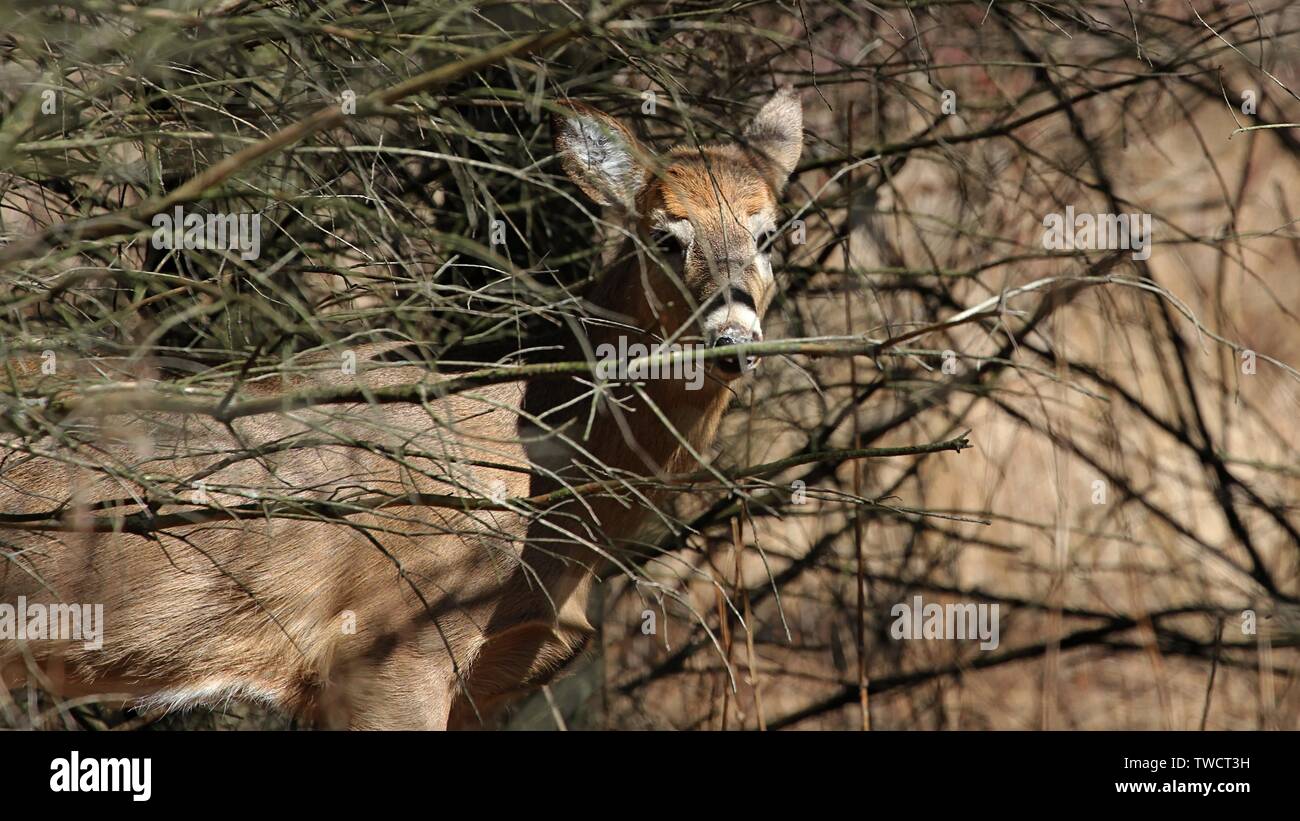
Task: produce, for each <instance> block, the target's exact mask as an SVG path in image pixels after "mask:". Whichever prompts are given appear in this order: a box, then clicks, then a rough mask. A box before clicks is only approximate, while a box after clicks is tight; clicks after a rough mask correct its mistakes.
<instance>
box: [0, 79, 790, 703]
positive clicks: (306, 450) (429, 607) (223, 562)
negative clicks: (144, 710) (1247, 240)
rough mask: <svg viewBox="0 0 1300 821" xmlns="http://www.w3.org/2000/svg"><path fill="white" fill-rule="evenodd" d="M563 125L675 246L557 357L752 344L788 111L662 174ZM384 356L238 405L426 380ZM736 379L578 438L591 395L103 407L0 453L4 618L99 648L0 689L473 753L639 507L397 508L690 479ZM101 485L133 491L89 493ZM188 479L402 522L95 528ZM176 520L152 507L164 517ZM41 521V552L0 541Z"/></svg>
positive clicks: (587, 164) (634, 526)
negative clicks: (620, 481) (46, 614)
mask: <svg viewBox="0 0 1300 821" xmlns="http://www.w3.org/2000/svg"><path fill="white" fill-rule="evenodd" d="M567 111H568V113H567V114H566V115H564V116H561V117H558V118H557V121H556V146H557V150H558V153H559V155H560V158H561V161H562V163H563V165H564V168H565V170H566V172H568V174H569V175H570V177H571V178H573V179H574V181H575V182H576V183H577V184H578V185H579V187H581V188H582V189H583V190H584V191H585V192H587V193H588V194H589V195H590V196H592V198H593V199H595V200H596V201H597V202H598V203H600V204H602V205H608V206H611V207H613V208H616V209H620V210H621V211H622V212H623V213H624V215H625V216H626V217H627V218H628V221H629V223H630V224H631V225H632V226H633V227H634V228H635V230H636V233H637V236H638V237H640V238H643V239H644V238H646V237H649V236H651V234H652V232H654V231H664V232H667V233H668V235H670V237H671V239H672V242H673V243H675V246H674V248H672V249H670V250H669V251H668V256H669V257H670V258H672V259H673V262H672V263H671V264H670V266H669V268H668V270H667V271H664V270H657V269H654V268H653V267H650V268H647V267H646V265H645V264H644V260H640V261H638V260H639V258H638V255H636V254H629V255H626V256H627V260H628V261H627V262H626V263H625V265H624V266H623V268H622V269H620V270H612V271H610V272H608V273H607V275H606V277H605V278H604V280H603V281H602V282H601V283H600V284H599V285H598V286H597V287H596V288H595V290H594V291H593V292H592V293H591V294H590V295H589V297H588V299H589V302H590V304H591V305H592V306H593V307H594V308H595V309H597V310H598V311H599V312H601V313H602V314H603V315H606V316H613V317H619V318H621V321H620V322H618V323H613V324H606V325H596V326H594V327H591V328H588V329H587V330H586V331H585V336H584V338H583V339H582V340H579V339H578V338H577V337H575V338H574V339H573V340H572V342H571V344H570V346H569V349H568V350H567V351H566V352H565V354H564V356H565V357H566V358H568V359H571V360H572V359H587V358H589V354H588V353H586V351H589V350H592V349H594V348H596V347H598V346H599V345H600V344H602V343H604V342H607V341H612V340H613V339H615V338H617V336H618V335H620V334H622V335H631V336H633V337H635V338H638V339H646V340H650V339H665V338H673V337H674V336H675V335H680V334H681V333H682V331H683V329H693V331H692V332H694V333H697V334H699V335H702V336H703V337H704V338H705V339H706V340H708V341H710V342H717V343H720V344H731V343H733V342H745V341H751V340H756V339H759V338H761V334H760V332H759V330H758V323H759V320H760V318H761V316H762V313H763V311H764V310H765V309H766V306H767V304H768V302H769V301H770V299H771V296H772V290H773V287H774V285H773V283H772V277H771V269H770V265H769V264H768V263H767V258H766V253H765V250H764V249H763V248H761V247H760V246H761V241H762V235H763V233H764V231H770V230H771V228H772V226H774V224H775V222H774V220H775V203H776V196H777V194H778V193H779V191H780V190H781V188H782V186H783V185H784V181H785V178H786V176H787V175H788V174H789V173H790V171H791V169H792V168H793V166H794V164H795V162H796V161H797V159H798V155H799V139H800V134H801V126H800V117H799V111H798V104H797V102H796V100H795V99H794V97H793V95H792V94H791V93H789V92H781V93H778V95H777V96H776V97H774V98H773V100H772V101H771V102H769V103H768V105H767V106H765V107H764V108H763V110H762V111H761V112H760V113H759V115H758V117H757V118H756V119H755V121H754V123H753V124H752V125H751V126H750V128H749V130H747V132H746V137H747V138H748V139H749V143H750V144H747V145H745V146H734V145H728V146H721V147H714V148H709V149H703V150H701V149H692V150H689V151H687V150H683V149H678V150H676V151H674V152H672V153H670V154H668V155H667V157H666V162H665V163H663V164H662V166H663V167H662V168H652V167H650V166H649V165H647V164H646V163H645V161H644V160H645V157H647V156H648V152H646V151H645V150H644V149H642V148H640V147H639V146H638V145H636V143H635V140H634V138H632V137H631V134H630V132H629V131H628V130H627V129H626V128H625V127H624V126H622V125H621V124H619V123H617V121H614V120H612V119H611V118H608V117H606V116H605V115H603V114H600V113H599V112H595V111H594V110H591V109H588V108H586V107H583V106H574V107H572V108H569V109H568V110H567ZM391 347H392V346H372V347H368V348H365V349H363V350H360V351H358V352H357V360H358V362H357V374H356V375H355V376H347V375H343V374H340V373H339V371H338V368H337V366H336V365H331V364H329V363H322V365H321V368H320V370H318V371H314V372H312V373H311V374H309V375H306V376H301V377H298V376H295V377H293V378H292V379H285V380H278V379H277V381H276V382H275V383H274V384H271V383H263V382H256V381H254V382H250V383H249V384H248V385H247V386H246V389H244V390H243V395H249V394H252V395H256V394H257V393H262V394H264V395H267V396H277V395H280V394H283V393H294V392H299V391H309V390H313V389H315V388H319V387H328V386H331V385H339V384H353V383H354V382H355V381H356V380H360V381H361V382H362V383H363V384H365V385H367V386H369V387H372V388H381V387H386V386H393V385H402V384H415V383H419V382H428V380H429V376H428V374H427V373H426V372H425V371H424V369H423V368H420V367H418V366H414V365H411V364H406V365H399V364H393V363H392V362H391V361H386V360H381V359H380V355H382V354H385V353H386V352H387V351H388V349H389V348H391ZM739 370H740V369H738V368H713V369H712V370H711V372H710V378H709V379H707V380H705V382H704V384H703V386H702V387H701V388H700V389H699V390H694V391H691V390H685V389H684V387H683V385H682V384H681V383H680V382H678V381H674V380H671V379H659V380H652V381H649V382H647V383H645V385H644V387H643V389H642V390H643V392H642V393H641V394H635V393H630V392H626V391H623V392H620V394H621V395H622V401H621V402H620V403H618V404H617V405H611V404H610V403H601V404H600V405H599V407H598V412H596V413H594V414H589V410H590V401H591V400H590V397H587V401H586V402H583V401H576V402H575V401H573V400H574V399H575V398H577V399H579V400H580V399H582V397H583V392H584V391H586V390H587V388H585V387H584V386H583V385H581V384H580V383H578V382H576V381H567V382H566V381H555V380H551V381H533V382H527V383H507V384H501V385H493V386H488V387H483V388H478V389H474V390H471V391H467V392H465V393H461V394H455V395H451V396H447V397H445V398H441V399H438V400H435V401H430V402H428V403H426V404H424V405H420V404H414V403H411V404H400V403H392V404H369V403H365V404H356V405H343V404H332V405H323V406H315V407H309V408H305V409H300V410H293V411H289V412H280V413H267V414H262V415H257V416H250V417H246V418H240V419H236V420H234V421H233V422H232V423H231V425H230V426H229V427H227V426H225V425H223V424H221V423H218V422H217V421H215V420H213V419H211V418H209V417H205V416H202V415H179V414H167V413H148V414H141V413H134V414H126V413H115V412H113V409H112V408H106V409H104V411H103V412H102V414H100V415H99V416H98V417H97V418H95V419H93V420H90V419H87V420H84V421H86V422H90V423H93V424H91V426H90V427H91V428H92V429H93V432H92V433H84V432H83V433H82V434H80V435H81V437H82V439H83V440H87V444H85V445H82V446H77V447H69V446H68V445H67V443H55V442H53V441H51V440H48V439H47V440H36V441H34V442H31V443H30V445H31V447H30V450H29V449H27V448H12V447H9V446H7V445H6V446H5V449H4V451H3V452H2V453H0V458H3V462H0V514H4V515H6V516H8V517H9V518H8V520H7V522H5V521H0V603H11V604H12V603H14V602H16V601H17V600H18V598H19V597H20V596H21V597H23V598H24V599H25V600H26V601H28V602H32V603H55V602H63V603H94V604H102V605H103V606H104V611H103V612H104V623H103V630H104V634H103V642H102V647H99V648H97V649H91V648H87V647H85V646H83V643H82V642H80V641H77V640H71V641H68V640H60V641H54V640H46V641H29V642H26V643H25V644H24V643H20V642H16V641H12V640H5V639H3V638H0V676H2V677H3V679H4V684H5V686H7V687H14V686H17V685H18V684H20V683H21V682H23V681H24V680H26V679H28V678H31V677H35V678H37V679H38V681H39V683H41V684H43V685H45V686H47V687H49V688H50V689H53V690H55V691H56V692H59V693H61V694H64V695H68V696H72V695H79V694H86V693H120V694H122V695H123V696H124V697H126V698H130V699H133V700H138V701H140V702H143V703H144V704H146V705H150V704H152V705H160V706H168V707H180V706H186V705H189V704H194V703H205V702H212V701H220V700H223V699H228V698H251V699H258V700H263V701H266V702H269V703H272V704H274V705H275V706H277V707H278V708H280V709H282V710H285V711H288V712H290V713H293V714H295V715H297V716H300V717H301V718H303V719H304V720H307V721H310V722H312V723H316V724H319V725H323V726H346V727H356V728H393V727H421V728H441V727H446V726H475V725H477V723H478V721H479V720H480V718H481V717H484V716H486V715H487V714H488V713H489V712H490V711H491V710H492V709H493V708H494V707H495V706H496V705H498V704H500V703H502V702H505V701H507V700H509V699H510V698H512V697H514V696H515V695H517V694H519V693H521V692H524V691H526V690H528V689H529V688H531V687H533V686H536V685H538V684H542V683H545V682H546V681H547V680H548V679H549V678H550V677H551V676H552V675H554V674H555V672H556V671H557V670H559V669H560V668H561V667H562V666H563V665H564V664H565V663H567V662H568V661H569V660H570V659H572V658H573V657H574V656H576V655H577V654H578V653H579V652H580V651H581V650H582V648H583V646H584V644H585V643H586V641H587V639H588V637H589V636H590V635H591V633H592V629H591V626H590V624H589V623H588V621H587V619H586V605H587V599H588V594H589V592H590V589H591V585H592V584H593V583H594V579H595V577H596V576H597V575H599V574H600V573H602V572H603V570H604V568H605V567H606V561H605V560H604V559H603V558H602V555H607V554H606V553H605V551H606V550H607V549H609V546H611V545H618V544H620V543H626V542H627V541H629V540H631V539H633V538H634V537H635V536H636V535H637V534H638V532H639V531H640V530H641V529H642V527H643V525H644V523H645V521H644V520H645V505H640V506H633V507H631V508H629V507H628V506H627V505H626V504H625V503H623V502H620V501H618V500H615V499H613V498H611V497H609V496H608V495H599V496H593V497H591V498H589V499H584V500H581V501H577V500H575V501H570V502H567V503H565V504H563V505H560V506H558V507H556V508H554V509H553V510H550V511H548V512H547V513H546V514H545V515H543V516H541V517H531V518H530V517H529V516H526V515H523V514H522V513H520V512H516V511H514V510H499V509H498V510H489V509H478V510H465V509H457V508H456V507H454V506H450V507H448V506H442V507H438V506H430V505H427V504H414V503H413V504H405V505H403V504H401V503H400V497H403V496H409V495H411V494H438V495H443V496H459V497H465V496H474V497H476V498H482V497H490V498H494V499H519V498H524V497H530V496H538V495H541V494H544V493H548V492H551V491H553V490H556V489H558V488H561V487H563V486H564V485H565V484H581V483H583V482H586V481H588V480H589V478H590V476H591V475H592V473H591V470H592V469H593V468H599V469H600V470H601V471H605V472H614V473H618V472H628V473H636V474H646V473H649V472H653V471H662V472H667V473H672V472H678V471H681V470H685V469H689V468H690V467H692V465H693V463H694V457H693V456H692V453H701V452H702V451H704V450H705V449H706V448H707V447H708V446H709V444H710V442H711V441H712V439H713V436H714V433H715V431H716V429H717V425H718V422H719V420H720V419H721V417H722V414H723V411H724V410H725V408H726V405H727V402H728V400H729V398H730V396H731V392H730V390H729V389H728V383H729V382H730V381H732V380H733V379H734V378H736V377H737V376H739ZM624 394H625V395H624ZM566 405H567V407H566ZM656 409H657V411H658V413H661V414H662V415H663V417H664V418H665V419H666V420H667V424H665V422H664V421H663V420H661V419H660V418H659V416H658V414H657V413H656ZM3 444H5V440H4V439H3V438H0V445H3ZM232 454H236V455H238V457H240V458H235V457H234V456H232ZM105 465H108V466H118V467H123V468H127V467H129V468H130V469H131V471H132V472H133V475H135V476H138V475H140V474H143V475H144V476H146V477H150V478H149V479H148V480H147V481H146V482H139V481H132V480H127V479H125V478H118V477H120V476H123V475H124V474H122V473H118V474H117V476H116V477H115V476H114V475H113V473H112V472H105V471H104V470H102V469H99V470H95V469H91V468H92V467H102V466H105ZM195 477H201V480H202V482H203V483H204V486H206V487H208V488H211V491H210V492H209V495H210V501H211V502H214V503H216V504H217V505H218V506H224V507H226V508H233V507H239V506H245V507H247V506H249V505H257V504H259V503H261V502H265V503H266V504H284V503H286V501H287V503H288V504H289V506H290V507H291V506H292V504H295V503H301V504H310V503H311V502H322V503H330V504H336V505H347V504H350V503H354V502H356V501H357V500H359V499H365V498H374V497H375V496H376V495H386V496H390V497H396V498H397V499H398V500H399V501H397V502H394V503H393V504H389V505H386V506H385V507H384V508H382V509H381V510H373V511H367V510H358V511H356V512H348V513H347V515H346V516H344V517H343V520H342V521H340V519H339V517H338V516H334V517H332V518H330V519H328V520H327V519H324V518H322V517H320V516H318V515H313V514H312V512H311V511H310V510H308V509H304V510H303V511H302V513H301V515H299V516H295V517H293V518H286V517H284V516H274V517H264V518H258V517H256V516H251V517H250V516H247V515H245V516H243V517H241V518H235V517H222V516H219V515H212V516H208V517H206V518H204V520H202V521H200V522H195V523H192V524H178V525H174V526H170V527H166V528H163V529H157V530H150V529H148V528H144V529H142V530H141V532H130V530H131V529H132V528H129V527H128V528H126V531H127V532H112V528H111V527H110V526H109V525H106V524H105V523H106V522H109V523H111V522H112V520H113V515H114V512H113V511H111V510H105V509H102V507H101V508H98V509H97V508H96V507H95V505H97V504H100V505H102V503H103V502H104V501H105V500H122V503H121V505H122V506H121V507H120V508H119V511H118V512H117V514H116V515H117V516H118V517H120V516H121V515H122V514H133V513H134V514H138V513H140V511H142V510H144V509H145V508H144V507H142V505H143V504H144V503H146V502H148V501H149V500H150V499H156V498H157V496H156V491H157V489H158V488H174V487H175V486H176V483H177V481H178V480H185V482H186V483H187V484H186V487H187V488H192V487H193V486H194V482H195ZM254 493H255V494H256V496H254ZM644 501H645V502H646V503H649V502H651V501H653V500H652V499H646V500H644ZM183 509H185V505H183V504H176V503H172V502H169V503H165V504H161V505H158V504H155V505H153V507H152V510H153V513H154V515H155V516H158V517H162V518H166V517H168V516H169V515H172V514H174V513H176V512H177V511H181V510H183ZM51 511H54V512H55V513H56V516H57V518H59V520H60V522H61V528H60V529H58V530H54V531H51V530H49V529H38V528H35V527H28V526H25V525H24V523H23V521H22V520H21V516H22V515H28V516H32V517H35V516H36V514H42V513H49V512H51ZM15 514H17V515H18V516H15ZM131 520H132V521H137V522H138V521H140V517H138V516H137V517H134V519H131ZM120 521H123V520H122V519H120V518H119V522H120ZM190 521H192V520H190ZM118 530H119V531H120V530H122V527H121V526H120V525H119V526H118Z"/></svg>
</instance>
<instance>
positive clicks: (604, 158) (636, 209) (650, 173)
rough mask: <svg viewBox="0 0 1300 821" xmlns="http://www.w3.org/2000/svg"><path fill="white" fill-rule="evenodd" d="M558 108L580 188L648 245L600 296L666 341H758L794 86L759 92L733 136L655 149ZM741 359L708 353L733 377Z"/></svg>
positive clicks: (769, 287)
mask: <svg viewBox="0 0 1300 821" xmlns="http://www.w3.org/2000/svg"><path fill="white" fill-rule="evenodd" d="M564 106H565V111H564V113H563V114H560V115H557V116H556V118H555V121H554V134H555V148H556V152H557V154H558V155H559V158H560V162H561V165H562V166H563V168H564V170H565V172H566V173H567V174H568V176H569V177H570V179H572V180H573V182H574V183H576V184H577V185H578V187H579V188H581V189H582V190H583V192H584V193H586V194H587V196H588V197H590V198H591V199H592V200H593V201H595V202H596V203H597V204H599V205H603V206H608V207H611V208H613V209H616V210H617V211H618V212H620V213H621V214H622V215H624V216H625V217H626V218H627V220H628V221H629V222H631V223H633V224H634V226H635V234H636V237H637V239H638V242H637V243H636V245H637V248H638V249H639V250H640V251H642V252H645V253H641V254H638V257H639V259H640V262H641V264H640V266H639V267H640V271H639V272H638V271H637V266H630V267H629V268H626V269H623V270H622V271H620V272H619V273H618V275H617V276H616V277H606V282H605V283H604V290H603V294H604V296H605V298H604V299H603V300H597V301H598V302H601V303H603V304H604V307H608V308H614V309H616V310H618V311H619V312H621V313H623V314H624V315H626V316H627V317H629V318H630V321H631V322H633V323H634V324H635V325H636V326H637V327H638V328H640V329H641V330H642V331H644V332H646V333H648V334H652V335H655V336H658V337H660V338H661V339H663V340H667V341H679V340H683V339H690V338H696V339H699V338H702V339H703V340H704V342H705V344H707V345H710V346H723V345H745V344H747V343H752V342H761V341H762V339H763V329H762V321H763V315H764V313H765V312H766V311H767V308H768V306H769V305H770V304H771V302H772V297H773V296H774V295H775V290H776V282H775V279H774V277H773V274H772V263H771V258H770V254H771V252H772V246H773V243H774V241H775V239H776V237H777V225H778V220H777V218H778V209H777V202H778V198H779V197H780V195H781V192H782V191H783V190H784V188H785V185H786V181H787V179H788V178H789V176H790V173H791V172H792V171H793V170H794V167H795V165H796V164H797V163H798V161H799V155H800V152H801V150H802V138H803V114H802V111H801V109H800V104H799V100H798V98H797V97H796V96H795V94H794V92H793V90H791V89H789V88H784V89H781V90H780V91H778V92H777V93H776V94H775V95H774V96H773V97H772V98H771V99H770V100H768V102H767V103H766V104H765V105H764V106H763V107H762V108H761V109H760V110H759V112H758V114H757V115H755V117H754V119H753V120H752V121H751V122H750V123H749V125H748V126H746V127H745V129H744V131H743V132H742V134H741V137H740V139H739V140H738V141H736V142H726V143H718V144H713V145H703V146H697V145H681V146H678V147H676V148H673V149H671V150H669V151H668V152H667V153H666V154H663V155H661V156H659V155H655V154H654V153H653V152H651V151H650V149H649V148H647V147H646V146H644V145H642V144H641V143H640V142H639V141H638V140H637V139H636V137H635V136H634V135H633V133H632V131H631V129H629V128H628V127H627V126H626V125H625V124H624V123H622V122H620V121H619V120H617V119H616V118H614V117H611V116H609V115H607V114H604V113H602V112H600V111H597V110H595V109H593V108H591V107H590V106H587V105H584V104H581V103H576V102H568V103H565V104H564ZM647 256H648V257H650V258H652V260H653V263H652V264H646V262H647V260H646V257H647ZM611 280H613V281H611ZM745 360H746V361H743V362H742V361H741V358H729V359H721V360H715V367H714V368H713V373H714V375H715V377H716V378H719V379H721V380H723V381H730V380H731V379H734V378H736V377H737V376H739V375H740V374H741V373H742V371H744V370H746V369H747V367H749V366H752V364H754V363H755V362H756V361H757V360H756V359H754V358H749V357H746V358H745Z"/></svg>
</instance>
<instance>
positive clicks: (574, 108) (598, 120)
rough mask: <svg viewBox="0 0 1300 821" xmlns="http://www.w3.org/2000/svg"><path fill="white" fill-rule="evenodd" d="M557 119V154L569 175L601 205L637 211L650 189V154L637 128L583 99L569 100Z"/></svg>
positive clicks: (554, 130)
mask: <svg viewBox="0 0 1300 821" xmlns="http://www.w3.org/2000/svg"><path fill="white" fill-rule="evenodd" d="M561 105H562V106H563V107H564V109H565V111H564V113H562V114H556V115H555V117H554V118H553V120H552V122H551V127H552V131H553V133H554V136H555V152H556V153H557V154H558V155H559V157H560V164H561V165H562V166H563V167H564V173H566V174H568V175H569V179H571V180H573V182H574V183H575V184H576V185H577V186H578V187H579V188H581V189H582V190H583V193H585V194H586V195H587V196H588V197H591V198H592V199H593V200H594V201H595V202H596V203H597V204H599V205H612V206H616V207H618V208H621V209H622V210H624V211H629V212H630V211H633V210H635V203H636V198H637V195H638V194H640V193H641V190H642V189H643V188H645V184H646V180H647V178H648V177H649V169H648V168H647V167H646V166H645V164H644V163H643V162H642V160H643V159H646V158H648V157H649V153H648V152H647V151H646V149H644V148H642V147H641V145H640V143H638V142H637V139H636V137H634V136H632V131H631V129H629V128H628V127H627V126H626V125H624V124H623V123H621V122H619V121H618V120H617V119H615V118H613V117H611V116H609V115H608V114H605V113H603V112H601V111H597V110H596V109H594V108H592V107H591V106H589V105H584V104H583V103H579V102H574V101H566V102H564V103H562V104H561Z"/></svg>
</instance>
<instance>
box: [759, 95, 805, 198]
mask: <svg viewBox="0 0 1300 821" xmlns="http://www.w3.org/2000/svg"><path fill="white" fill-rule="evenodd" d="M744 138H745V144H746V146H748V148H749V150H750V152H751V153H752V154H753V155H754V156H755V158H756V159H757V160H758V162H759V165H760V167H761V168H762V170H763V175H764V176H765V177H767V181H768V182H769V183H770V184H771V185H772V187H773V188H774V189H776V191H777V193H780V192H781V191H783V190H785V184H786V181H787V180H788V179H789V178H790V174H791V172H793V171H794V167H795V166H796V165H798V164H799V155H800V154H802V153H803V106H802V105H801V104H800V102H799V97H798V96H797V95H796V94H795V92H794V89H793V88H791V87H790V86H783V87H782V88H780V89H779V90H778V91H777V92H776V93H775V94H773V95H772V99H770V100H768V101H767V102H766V103H764V104H763V107H762V108H761V109H759V111H758V114H756V115H755V116H754V119H753V120H752V121H751V122H750V124H749V125H748V126H746V127H745V134H744Z"/></svg>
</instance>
